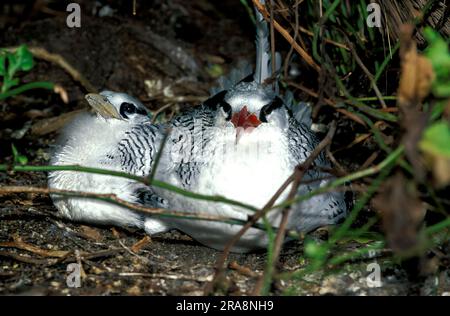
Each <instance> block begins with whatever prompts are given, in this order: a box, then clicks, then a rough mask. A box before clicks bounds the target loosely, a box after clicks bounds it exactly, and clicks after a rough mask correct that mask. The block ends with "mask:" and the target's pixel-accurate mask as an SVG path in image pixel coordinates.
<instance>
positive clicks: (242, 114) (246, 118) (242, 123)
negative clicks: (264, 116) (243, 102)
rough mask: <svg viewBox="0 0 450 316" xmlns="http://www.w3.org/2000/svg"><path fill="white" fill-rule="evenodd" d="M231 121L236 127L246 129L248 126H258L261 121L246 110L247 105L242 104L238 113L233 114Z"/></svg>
mask: <svg viewBox="0 0 450 316" xmlns="http://www.w3.org/2000/svg"><path fill="white" fill-rule="evenodd" d="M231 123H233V124H234V127H236V128H238V127H242V128H243V129H247V128H248V127H253V128H255V127H258V125H259V124H261V121H260V120H259V119H258V117H256V115H255V114H253V113H249V112H248V109H247V106H244V107H243V108H242V109H241V110H240V111H239V113H234V114H233V117H232V118H231Z"/></svg>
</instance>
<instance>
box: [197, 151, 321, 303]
mask: <svg viewBox="0 0 450 316" xmlns="http://www.w3.org/2000/svg"><path fill="white" fill-rule="evenodd" d="M313 153H315V151H314V152H313ZM314 160H315V157H313V158H312V156H311V155H310V156H309V157H308V159H307V160H306V161H305V162H304V164H305V165H310V164H311V163H312V162H313V161H314ZM310 161H311V162H310ZM301 165H302V164H299V166H301ZM299 166H297V167H296V168H295V171H294V173H293V174H292V175H291V176H289V177H288V178H287V179H286V180H285V182H284V183H283V184H282V185H281V186H280V188H279V189H278V190H277V191H276V192H275V194H274V195H273V196H272V198H271V199H270V200H269V202H267V204H266V205H264V207H263V208H262V209H261V210H259V211H257V212H256V213H255V214H253V216H251V217H250V218H249V220H248V221H247V223H246V224H245V225H244V226H242V228H241V229H240V230H239V232H238V233H236V234H235V235H234V236H233V238H231V239H230V241H229V242H228V243H227V244H226V245H225V247H224V249H223V252H222V254H221V256H219V258H218V259H217V261H216V266H215V269H216V273H215V276H214V279H213V281H212V282H211V283H209V284H207V286H206V287H205V295H207V294H210V293H212V292H213V290H214V286H215V284H216V283H217V282H218V281H219V280H220V279H222V276H223V273H224V269H225V262H226V260H227V258H228V256H229V254H230V252H231V249H232V248H233V246H234V245H235V244H236V243H237V242H238V241H239V240H240V239H241V237H242V236H243V235H244V234H245V232H246V231H247V230H248V229H249V228H250V227H252V225H254V224H255V223H256V222H257V221H258V220H259V219H261V218H262V217H263V216H265V215H266V214H267V212H269V211H270V210H271V209H273V205H274V204H275V202H276V200H277V199H278V198H279V197H280V196H281V194H282V193H283V192H284V191H285V190H286V188H287V187H288V186H289V185H290V184H291V183H292V182H293V181H295V180H296V176H297V172H298V171H297V169H298V167H299ZM299 181H301V179H300V180H299ZM289 205H290V204H289ZM283 207H284V208H285V207H286V206H283Z"/></svg>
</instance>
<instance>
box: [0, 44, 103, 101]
mask: <svg viewBox="0 0 450 316" xmlns="http://www.w3.org/2000/svg"><path fill="white" fill-rule="evenodd" d="M7 49H8V50H9V51H15V50H16V49H17V47H8V48H7ZM28 50H29V51H30V52H31V53H32V54H33V55H34V56H35V57H37V58H39V59H42V60H45V61H48V62H51V63H53V64H56V65H58V66H59V67H61V68H62V69H64V70H65V71H66V72H67V73H69V75H70V76H71V77H72V78H73V79H74V80H75V81H78V82H79V83H80V84H81V85H82V86H83V88H84V89H86V91H87V92H92V93H97V92H98V91H97V89H96V88H95V87H94V86H93V85H92V83H91V82H90V81H89V80H87V79H86V78H85V77H84V76H83V75H82V74H81V73H80V72H79V71H78V70H77V69H75V67H73V66H72V65H71V64H69V62H68V61H67V60H66V59H65V58H64V57H63V56H61V55H59V54H53V53H50V52H49V51H47V50H46V49H45V48H43V47H36V46H34V47H33V46H31V47H28Z"/></svg>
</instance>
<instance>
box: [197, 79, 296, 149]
mask: <svg viewBox="0 0 450 316" xmlns="http://www.w3.org/2000/svg"><path fill="white" fill-rule="evenodd" d="M204 105H206V106H209V107H212V108H214V109H217V112H218V118H217V125H218V126H226V125H227V124H232V125H233V126H234V128H235V129H236V140H239V139H240V137H242V136H243V135H244V134H246V133H252V132H253V131H256V130H258V129H261V128H264V127H274V128H282V129H284V128H287V126H288V120H289V115H288V110H287V108H286V107H285V106H283V100H282V99H281V98H280V97H278V96H277V95H276V94H275V93H273V92H272V90H270V89H267V88H265V87H263V86H262V85H261V84H258V83H256V82H255V81H251V82H245V81H243V82H240V83H238V84H237V85H236V86H234V87H233V88H232V89H230V90H224V91H221V92H219V93H217V94H216V95H214V96H212V97H211V98H209V99H208V100H206V101H205V102H204Z"/></svg>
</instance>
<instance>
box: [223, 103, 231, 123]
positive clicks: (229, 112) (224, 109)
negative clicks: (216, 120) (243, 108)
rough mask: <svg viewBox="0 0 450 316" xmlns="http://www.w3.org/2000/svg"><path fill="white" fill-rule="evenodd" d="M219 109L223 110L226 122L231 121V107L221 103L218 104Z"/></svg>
mask: <svg viewBox="0 0 450 316" xmlns="http://www.w3.org/2000/svg"><path fill="white" fill-rule="evenodd" d="M220 107H221V108H222V109H223V111H224V112H225V113H226V114H227V118H226V120H227V121H229V120H231V112H232V111H231V105H230V104H229V103H228V102H226V101H222V102H220Z"/></svg>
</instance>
